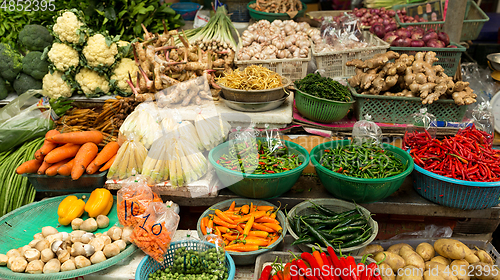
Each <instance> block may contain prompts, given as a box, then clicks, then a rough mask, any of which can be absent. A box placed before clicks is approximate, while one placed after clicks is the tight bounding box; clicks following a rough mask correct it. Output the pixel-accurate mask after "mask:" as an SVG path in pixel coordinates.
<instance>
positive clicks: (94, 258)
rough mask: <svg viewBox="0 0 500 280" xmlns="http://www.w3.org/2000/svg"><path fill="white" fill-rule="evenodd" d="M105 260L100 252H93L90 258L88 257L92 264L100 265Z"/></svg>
mask: <svg viewBox="0 0 500 280" xmlns="http://www.w3.org/2000/svg"><path fill="white" fill-rule="evenodd" d="M105 260H106V256H105V255H104V253H103V252H102V251H97V252H95V253H94V254H93V255H92V257H90V261H91V262H92V264H96V263H100V262H103V261H105Z"/></svg>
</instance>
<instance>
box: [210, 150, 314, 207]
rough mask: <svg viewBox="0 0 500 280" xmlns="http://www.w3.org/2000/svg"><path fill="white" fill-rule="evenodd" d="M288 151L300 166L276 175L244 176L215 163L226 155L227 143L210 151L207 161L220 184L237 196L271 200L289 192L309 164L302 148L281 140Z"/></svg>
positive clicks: (307, 155)
mask: <svg viewBox="0 0 500 280" xmlns="http://www.w3.org/2000/svg"><path fill="white" fill-rule="evenodd" d="M283 141H284V142H285V145H286V146H287V147H288V149H289V151H290V152H292V153H294V154H298V155H299V159H300V160H302V164H301V165H300V166H299V167H297V168H295V169H292V170H289V171H285V172H281V173H276V174H246V173H241V172H238V171H233V170H229V169H227V168H224V167H223V166H222V165H219V164H218V163H217V160H219V158H220V157H221V156H222V155H223V154H227V151H228V148H229V142H225V143H222V144H220V145H219V146H217V147H215V148H213V149H212V150H210V153H209V154H208V160H209V161H210V164H212V166H213V167H214V168H215V173H216V174H217V177H219V180H220V181H221V183H222V184H223V185H224V186H225V187H227V188H229V190H231V191H232V192H234V193H235V194H237V195H239V196H243V197H248V198H259V199H271V198H274V197H278V196H280V195H282V194H284V193H286V192H287V191H289V190H290V189H291V188H292V187H293V185H294V184H295V182H297V180H298V179H299V177H300V174H302V171H303V170H304V168H306V166H307V165H308V164H309V153H308V152H307V150H306V149H305V148H303V147H302V146H300V145H298V144H295V143H293V142H290V141H286V140H283Z"/></svg>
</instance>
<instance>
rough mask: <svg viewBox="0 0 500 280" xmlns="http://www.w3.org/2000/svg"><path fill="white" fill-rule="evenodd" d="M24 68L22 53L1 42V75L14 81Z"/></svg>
mask: <svg viewBox="0 0 500 280" xmlns="http://www.w3.org/2000/svg"><path fill="white" fill-rule="evenodd" d="M22 69H23V63H22V58H21V55H20V54H19V53H18V52H17V51H15V50H13V49H12V48H11V47H10V46H9V45H7V44H4V43H0V76H1V77H3V78H4V79H5V80H7V81H9V82H12V81H14V79H15V78H16V76H17V74H19V72H21V70H22Z"/></svg>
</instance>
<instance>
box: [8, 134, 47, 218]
mask: <svg viewBox="0 0 500 280" xmlns="http://www.w3.org/2000/svg"><path fill="white" fill-rule="evenodd" d="M43 141H44V137H41V138H37V139H35V140H32V141H30V142H26V143H25V144H24V145H22V146H21V147H19V148H18V149H10V150H8V151H5V152H2V153H0V217H1V216H3V215H5V214H7V213H8V212H10V211H13V210H15V209H17V208H19V207H21V206H23V205H26V204H29V203H31V202H33V201H34V200H35V194H36V190H35V189H34V188H33V186H32V185H31V184H30V183H29V181H28V178H27V177H23V176H21V175H18V174H16V168H17V167H18V166H19V165H21V164H22V163H23V162H25V161H28V160H31V159H33V158H34V154H35V151H36V150H38V149H40V147H41V146H42V144H43Z"/></svg>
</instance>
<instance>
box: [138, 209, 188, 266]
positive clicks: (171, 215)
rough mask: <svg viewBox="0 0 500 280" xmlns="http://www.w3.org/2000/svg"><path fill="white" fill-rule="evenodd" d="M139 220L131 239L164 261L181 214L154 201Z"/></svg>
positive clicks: (149, 253) (160, 261)
mask: <svg viewBox="0 0 500 280" xmlns="http://www.w3.org/2000/svg"><path fill="white" fill-rule="evenodd" d="M138 220H139V222H138V223H137V224H136V225H135V226H134V230H133V231H132V234H131V235H130V241H131V242H132V243H134V244H135V245H136V246H137V247H139V248H140V249H141V250H142V251H143V252H144V253H146V254H147V255H149V256H150V257H152V258H153V259H154V260H156V261H157V262H159V263H162V262H163V260H164V256H165V254H166V253H167V250H168V247H169V246H170V242H172V238H173V237H174V234H175V231H176V230H177V226H178V225H179V220H180V217H179V215H177V214H176V213H175V212H174V211H173V210H172V209H171V208H170V207H167V205H165V204H164V203H162V202H152V203H150V204H149V206H148V208H147V210H146V212H145V213H144V214H143V215H142V216H141V217H138Z"/></svg>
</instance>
